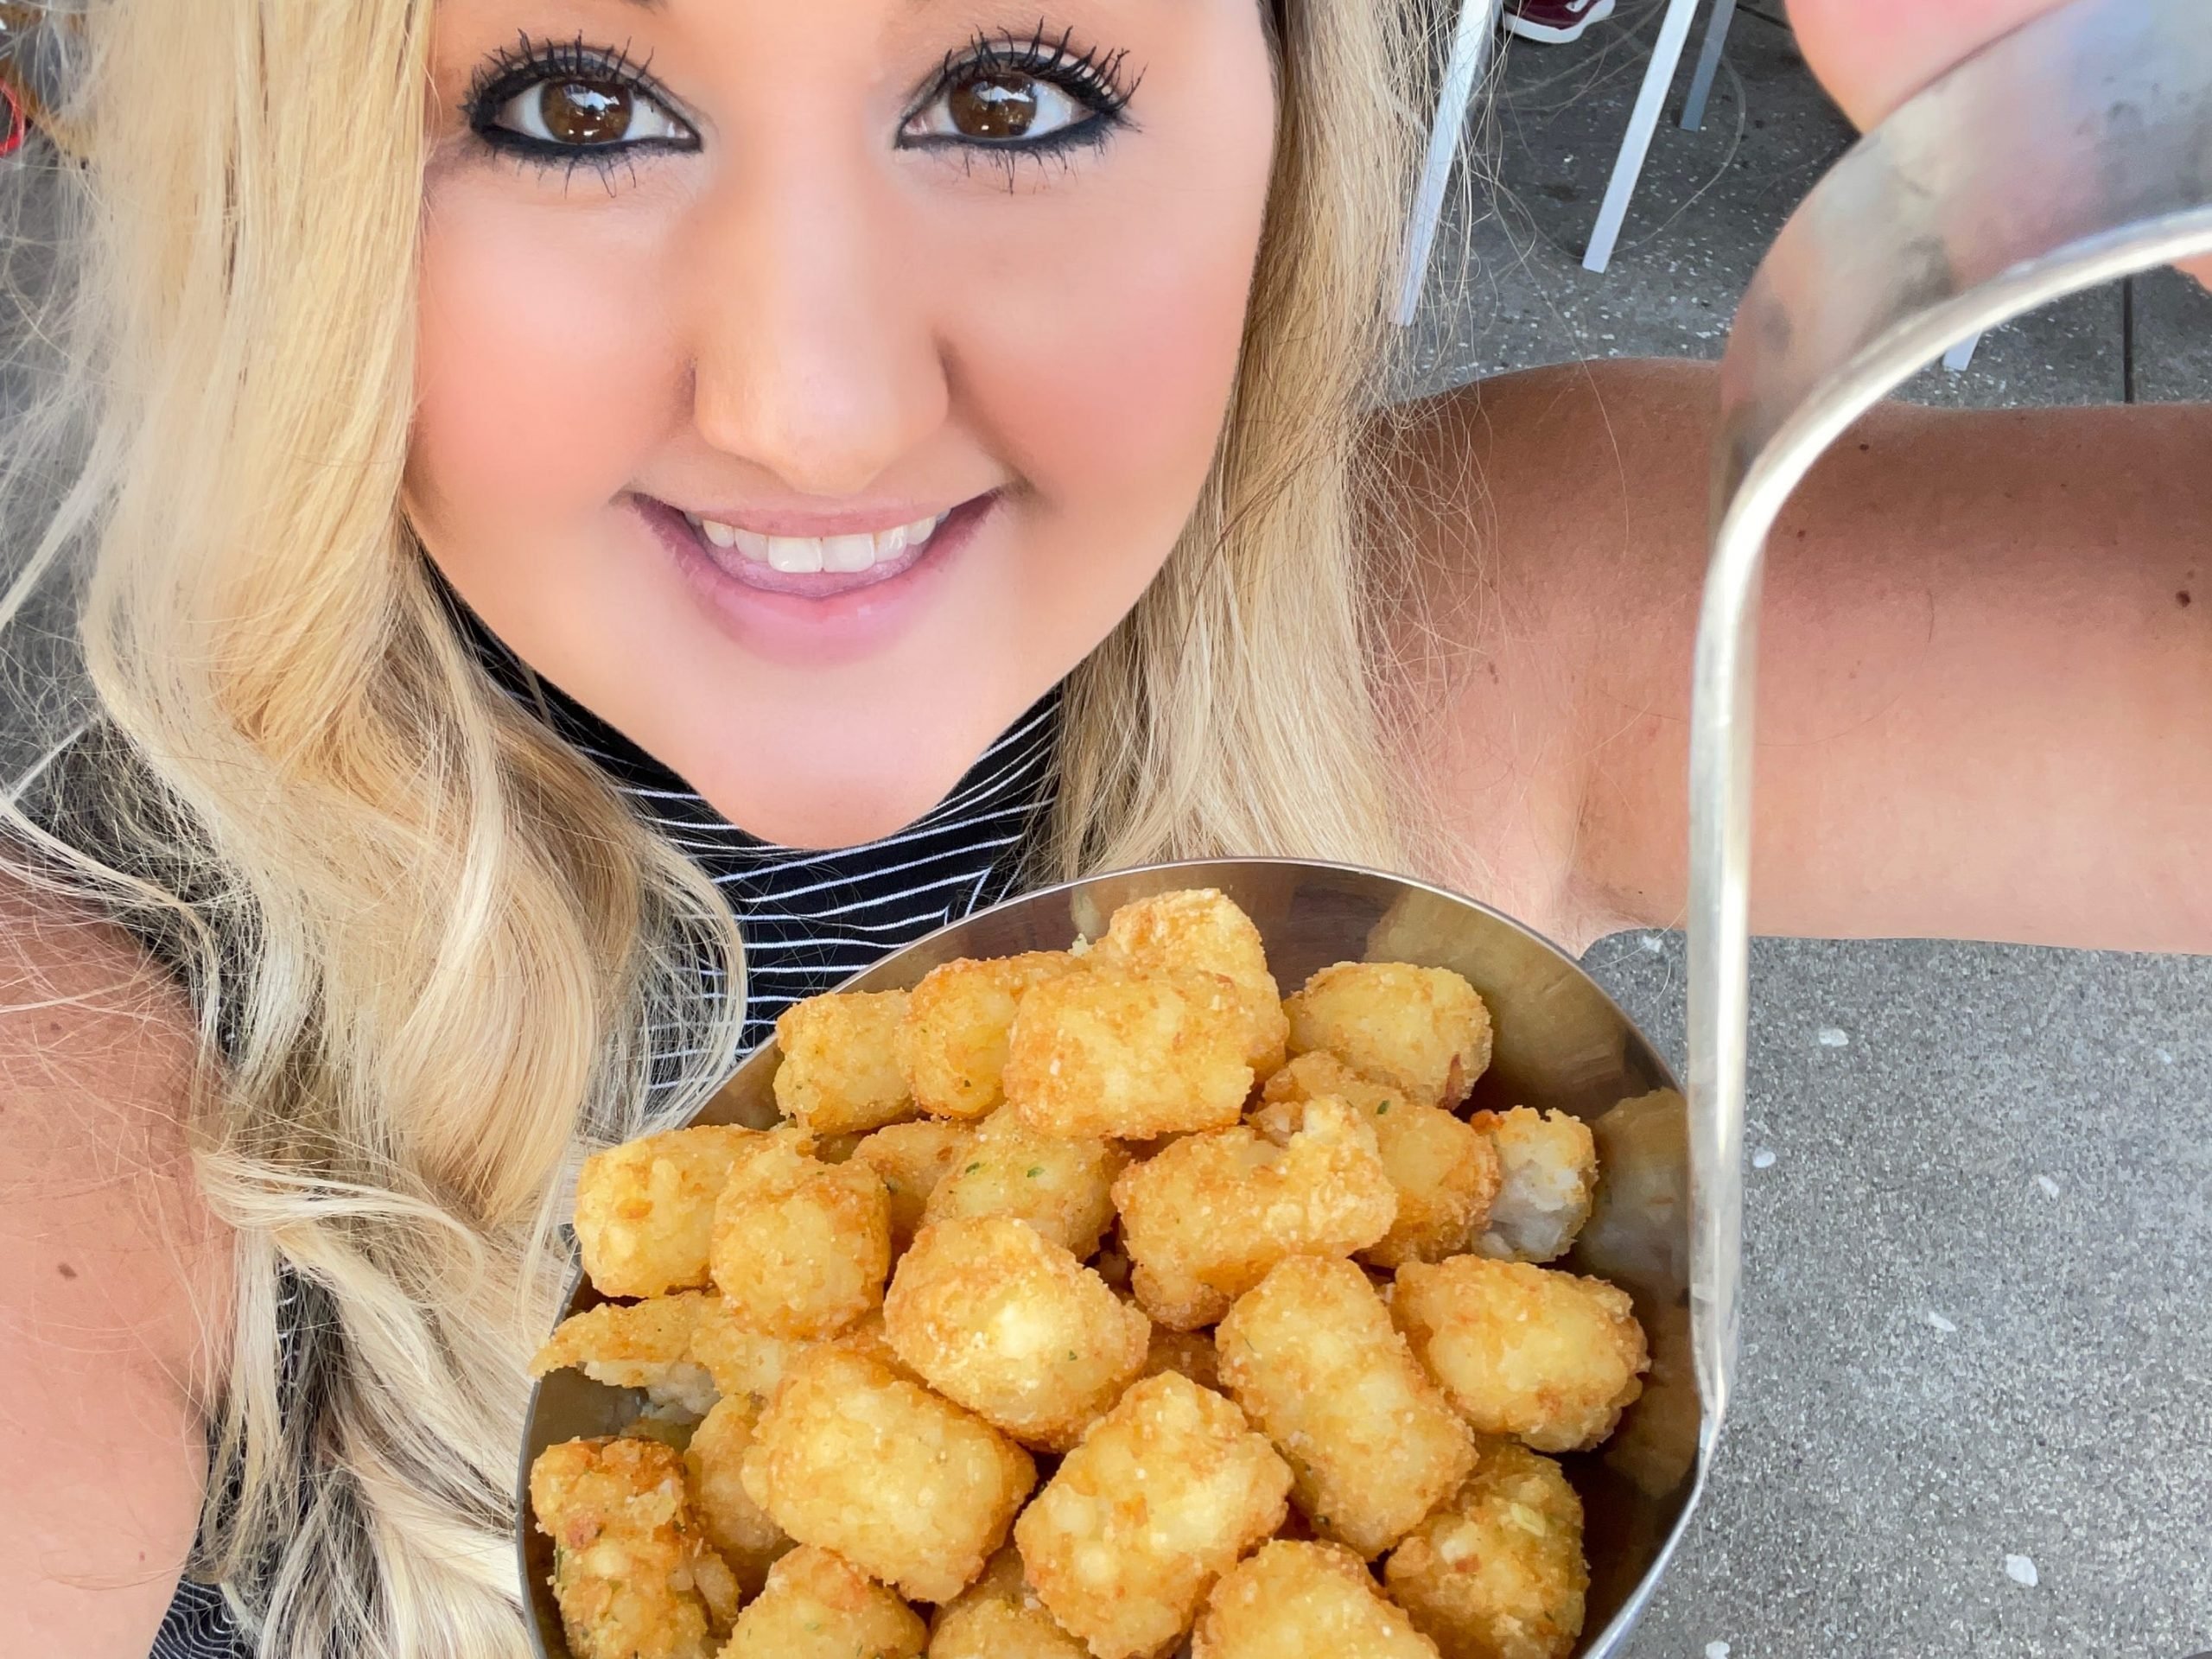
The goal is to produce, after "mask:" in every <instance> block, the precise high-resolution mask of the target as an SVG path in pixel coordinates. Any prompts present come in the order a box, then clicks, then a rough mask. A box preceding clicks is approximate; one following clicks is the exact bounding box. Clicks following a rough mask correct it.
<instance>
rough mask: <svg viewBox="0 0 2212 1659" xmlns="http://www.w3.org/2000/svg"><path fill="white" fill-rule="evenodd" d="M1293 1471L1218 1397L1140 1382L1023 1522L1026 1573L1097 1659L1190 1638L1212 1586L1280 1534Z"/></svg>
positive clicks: (1094, 1428)
mask: <svg viewBox="0 0 2212 1659" xmlns="http://www.w3.org/2000/svg"><path fill="white" fill-rule="evenodd" d="M1288 1491H1290V1470H1289V1469H1288V1468H1287V1466H1286V1465H1284V1463H1283V1460H1282V1459H1281V1458H1279V1457H1277V1456H1276V1455H1275V1452H1274V1447H1273V1446H1269V1445H1268V1443H1267V1440H1265V1439H1264V1438H1263V1437H1262V1436H1261V1435H1259V1434H1256V1433H1253V1432H1252V1429H1251V1428H1250V1427H1249V1425H1248V1424H1246V1422H1245V1421H1244V1414H1243V1412H1241V1411H1239V1410H1237V1408H1236V1407H1235V1406H1233V1405H1231V1404H1230V1402H1228V1401H1226V1400H1224V1399H1223V1398H1222V1397H1221V1396H1220V1395H1217V1394H1214V1393H1211V1391H1209V1390H1207V1389H1202V1388H1200V1387H1198V1384H1197V1383H1192V1382H1191V1381H1190V1380H1189V1379H1188V1378H1186V1377H1181V1376H1175V1375H1173V1373H1170V1374H1168V1375H1166V1376H1152V1377H1147V1378H1146V1379H1145V1380H1144V1381H1143V1382H1141V1383H1135V1384H1133V1385H1132V1386H1131V1387H1130V1389H1128V1392H1127V1393H1125V1394H1124V1395H1122V1398H1121V1402H1120V1403H1119V1404H1117V1405H1116V1407H1115V1408H1114V1409H1113V1410H1111V1411H1109V1412H1108V1413H1107V1414H1106V1415H1105V1416H1103V1417H1102V1418H1100V1419H1099V1420H1098V1421H1097V1422H1096V1423H1094V1424H1092V1425H1091V1427H1090V1433H1087V1434H1085V1435H1084V1437H1083V1442H1082V1444H1081V1445H1079V1446H1077V1447H1076V1449H1075V1450H1074V1451H1072V1452H1069V1453H1068V1455H1067V1457H1066V1458H1065V1460H1063V1461H1062V1463H1061V1465H1060V1466H1059V1470H1058V1472H1057V1473H1056V1474H1054V1475H1053V1477H1052V1480H1051V1481H1050V1482H1049V1483H1048V1484H1046V1487H1045V1490H1044V1491H1041V1492H1039V1494H1038V1495H1037V1499H1036V1502H1034V1503H1032V1504H1031V1505H1030V1506H1029V1507H1028V1508H1027V1510H1023V1511H1022V1514H1021V1518H1020V1520H1019V1521H1017V1522H1014V1542H1015V1543H1016V1544H1017V1545H1018V1546H1019V1547H1020V1551H1021V1564H1022V1570H1023V1571H1024V1573H1027V1576H1028V1580H1029V1582H1030V1583H1031V1585H1033V1586H1035V1588H1036V1591H1037V1594H1038V1596H1039V1599H1042V1600H1043V1602H1044V1604H1045V1605H1046V1608H1047V1609H1048V1610H1050V1611H1051V1612H1052V1617H1053V1618H1054V1619H1056V1620H1058V1623H1059V1624H1060V1627H1061V1628H1062V1629H1063V1630H1067V1631H1069V1632H1071V1634H1073V1635H1075V1636H1076V1637H1079V1638H1081V1639H1082V1640H1083V1641H1084V1643H1086V1644H1087V1645H1088V1646H1089V1647H1090V1651H1091V1653H1092V1655H1093V1656H1095V1659H1134V1656H1136V1655H1139V1654H1153V1653H1156V1652H1159V1651H1160V1649H1164V1648H1166V1646H1167V1645H1168V1644H1169V1643H1173V1641H1175V1639H1176V1638H1177V1637H1179V1636H1181V1635H1182V1634H1183V1632H1184V1631H1185V1630H1188V1629H1189V1628H1190V1624H1191V1618H1192V1614H1193V1613H1195V1612H1196V1611H1198V1602H1199V1600H1200V1599H1202V1598H1203V1597H1204V1596H1205V1592H1206V1591H1207V1589H1208V1588H1209V1587H1210V1586H1211V1585H1212V1584H1213V1581H1214V1580H1215V1579H1217V1577H1219V1576H1220V1575H1221V1574H1222V1573H1224V1572H1226V1571H1227V1570H1228V1569H1229V1568H1230V1567H1231V1566H1233V1565H1234V1564H1235V1563H1236V1559H1237V1557H1238V1556H1240V1555H1242V1554H1243V1553H1244V1552H1245V1551H1246V1550H1248V1549H1249V1548H1252V1546H1253V1545H1254V1544H1255V1543H1257V1542H1259V1541H1260V1540H1261V1539H1262V1538H1265V1537H1266V1536H1267V1535H1268V1534H1269V1533H1272V1532H1273V1531H1274V1529H1276V1528H1277V1527H1279V1526H1281V1524H1282V1518H1283V1515H1284V1513H1285V1511H1286V1510H1287V1504H1286V1503H1285V1502H1284V1497H1285V1495H1286V1494H1287V1492H1288Z"/></svg>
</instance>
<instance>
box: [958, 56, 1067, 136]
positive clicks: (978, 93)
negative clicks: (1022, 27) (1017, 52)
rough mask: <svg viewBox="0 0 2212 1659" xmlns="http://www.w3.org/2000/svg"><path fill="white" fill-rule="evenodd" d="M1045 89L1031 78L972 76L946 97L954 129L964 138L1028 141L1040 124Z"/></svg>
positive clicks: (1018, 75) (998, 75)
mask: <svg viewBox="0 0 2212 1659" xmlns="http://www.w3.org/2000/svg"><path fill="white" fill-rule="evenodd" d="M1043 90H1044V89H1043V88H1041V87H1040V86H1039V84H1038V83H1037V81H1036V80H1035V79H1033V78H1032V77H1030V76H1028V75H1020V74H1005V73H995V74H980V75H971V76H969V78H968V79H965V80H963V81H962V82H960V83H959V84H958V85H957V86H954V87H953V88H952V89H951V90H950V92H947V93H946V94H945V110H946V113H947V114H948V115H949V116H950V118H951V120H952V126H953V130H955V131H957V133H959V135H960V136H961V137H963V138H976V139H981V140H982V141H983V142H985V143H994V142H998V143H1003V142H1004V141H1005V140H1007V139H1009V138H1026V137H1028V136H1029V130H1030V128H1031V127H1033V126H1034V125H1035V124H1037V117H1038V112H1039V105H1040V103H1041V102H1042V99H1040V97H1039V93H1040V92H1042V91H1043Z"/></svg>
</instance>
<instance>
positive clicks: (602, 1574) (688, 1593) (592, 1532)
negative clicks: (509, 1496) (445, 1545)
mask: <svg viewBox="0 0 2212 1659" xmlns="http://www.w3.org/2000/svg"><path fill="white" fill-rule="evenodd" d="M530 1503H531V1510H533V1512H534V1513H535V1514H536V1516H537V1525H538V1529H539V1530H541V1531H543V1533H545V1534H546V1535H548V1536H549V1537H550V1538H551V1539H552V1540H553V1548H554V1568H553V1592H554V1597H555V1599H556V1600H557V1601H558V1602H559V1604H560V1607H561V1624H562V1628H563V1630H564V1631H565V1632H566V1633H567V1636H568V1638H569V1650H570V1651H571V1652H572V1653H573V1654H574V1655H575V1659H709V1655H710V1654H711V1653H712V1652H713V1650H714V1649H713V1644H712V1643H711V1641H710V1638H709V1610H708V1599H707V1596H706V1594H705V1587H706V1584H708V1583H711V1582H712V1580H713V1576H714V1575H715V1574H716V1573H723V1574H726V1573H727V1571H728V1569H727V1568H725V1567H722V1565H721V1562H720V1561H719V1560H716V1559H715V1557H714V1551H713V1550H712V1549H711V1548H709V1546H708V1543H707V1541H706V1537H705V1535H704V1534H702V1532H701V1531H700V1530H699V1529H698V1527H697V1524H696V1522H695V1521H694V1519H693V1517H692V1515H691V1510H690V1500H689V1498H688V1497H686V1494H685V1489H684V1483H683V1459H681V1458H680V1457H679V1456H678V1455H677V1453H676V1452H675V1451H674V1450H673V1449H671V1447H669V1446H664V1445H661V1444H659V1443H658V1442H657V1441H653V1440H640V1439H636V1438H633V1437H630V1436H616V1437H614V1438H613V1439H608V1440H565V1441H563V1442H562V1443H561V1444H559V1445H557V1446H548V1447H547V1448H546V1449H545V1450H544V1451H543V1452H539V1453H538V1455H537V1461H536V1462H534V1463H533V1464H531V1470H530ZM702 1581H703V1582H702ZM729 1605H730V1611H734V1602H732V1603H731V1604H729Z"/></svg>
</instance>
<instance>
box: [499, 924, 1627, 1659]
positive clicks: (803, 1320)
mask: <svg viewBox="0 0 2212 1659" xmlns="http://www.w3.org/2000/svg"><path fill="white" fill-rule="evenodd" d="M777 1039H778V1046H779V1052H780V1060H779V1070H778V1071H777V1072H776V1074H775V1079H774V1090H775V1096H776V1101H777V1103H778V1105H779V1108H780V1109H781V1110H782V1113H783V1115H784V1117H785V1122H784V1123H783V1124H782V1125H781V1126H780V1127H778V1128H772V1129H765V1130H753V1129H745V1128H728V1127H719V1126H715V1127H707V1126H702V1127H697V1128H689V1129H679V1130H676V1131H673V1132H671V1133H668V1134H664V1135H653V1136H650V1137H648V1138H646V1139H645V1140H641V1141H634V1142H632V1143H631V1144H629V1145H626V1146H620V1147H614V1148H613V1149H612V1150H610V1151H607V1152H603V1153H601V1154H597V1155H595V1156H594V1157H593V1158H592V1159H590V1160H588V1162H587V1164H586V1165H585V1166H584V1169H583V1172H582V1178H581V1179H580V1182H579V1185H578V1187H577V1192H576V1213H575V1229H576V1236H577V1239H578V1241H579V1243H580V1245H581V1247H582V1255H583V1263H584V1267H585V1269H586V1271H587V1273H588V1274H589V1276H590V1279H591V1282H592V1284H593V1286H594V1287H595V1288H596V1290H597V1291H598V1292H599V1293H600V1294H601V1295H602V1296H604V1297H607V1298H609V1299H612V1300H606V1301H604V1302H602V1303H601V1304H600V1305H598V1306H594V1307H592V1308H590V1309H588V1311H586V1312H584V1313H579V1314H577V1315H575V1317H574V1318H572V1319H569V1320H567V1321H566V1322H564V1323H563V1325H561V1327H560V1328H559V1330H557V1331H556V1332H555V1333H554V1335H553V1337H552V1338H551V1340H550V1341H549V1342H548V1343H547V1344H546V1345H545V1348H544V1350H543V1352H542V1353H541V1354H540V1355H539V1356H538V1358H537V1370H538V1373H539V1374H540V1375H543V1374H544V1373H545V1372H547V1371H550V1370H554V1369H556V1368H560V1367H566V1366H576V1367H580V1368H582V1370H584V1371H585V1372H586V1373H587V1374H588V1375H589V1376H592V1377H594V1378H595V1379H597V1380H599V1381H601V1382H602V1383H609V1384H613V1385H615V1386H619V1387H624V1388H630V1389H641V1390H643V1391H644V1392H645V1395H647V1397H648V1399H649V1402H650V1403H649V1405H648V1406H647V1407H646V1408H645V1409H644V1410H643V1413H642V1414H641V1415H640V1417H639V1420H638V1421H637V1422H636V1423H635V1424H634V1425H633V1426H632V1427H631V1428H630V1429H628V1430H627V1431H626V1432H625V1433H622V1434H620V1435H615V1436H611V1437H607V1438H604V1439H598V1440H572V1441H568V1442H566V1443H563V1444H562V1445H558V1446H552V1447H550V1448H549V1449H548V1450H547V1451H546V1452H543V1454H542V1455H541V1456H540V1457H539V1458H538V1459H537V1462H536V1464H535V1465H533V1467H532V1469H531V1481H530V1497H531V1507H532V1510H534V1522H535V1524H536V1525H537V1527H538V1528H539V1529H542V1530H543V1532H544V1533H545V1534H547V1535H549V1536H550V1538H551V1539H552V1541H553V1543H554V1547H555V1548H554V1558H555V1563H556V1566H555V1572H554V1578H553V1587H554V1590H555V1592H556V1598H557V1599H558V1601H559V1604H560V1608H561V1613H562V1618H563V1624H564V1625H565V1628H566V1631H567V1636H568V1642H569V1649H570V1651H571V1653H572V1654H573V1655H574V1656H575V1659H709V1656H719V1659H770V1656H773V1659H915V1656H921V1655H925V1654H926V1655H928V1656H931V1659H1084V1656H1085V1655H1089V1656H1092V1659H1139V1656H1147V1659H1149V1656H1161V1655H1169V1654H1179V1653H1183V1652H1187V1653H1189V1654H1190V1655H1192V1656H1193V1659H1306V1656H1313V1659H1320V1656H1328V1659H1369V1656H1374V1659H1397V1656H1407V1659H1413V1656H1428V1659H1438V1656H1441V1659H1561V1656H1565V1655H1567V1653H1569V1652H1570V1651H1571V1650H1572V1649H1573V1646H1574V1644H1575V1643H1576V1640H1577V1638H1578V1637H1579V1636H1580V1633H1581V1629H1582V1622H1583V1598H1584V1593H1585V1591H1586V1586H1587V1585H1588V1581H1589V1572H1588V1567H1587V1566H1586V1561H1585V1560H1584V1556H1583V1552H1582V1509H1581V1504H1580V1500H1579V1499H1578V1498H1577V1497H1576V1496H1575V1492H1574V1490H1573V1487H1571V1486H1570V1485H1569V1484H1567V1479H1566V1478H1565V1476H1564V1475H1563V1474H1562V1472H1561V1471H1560V1465H1558V1464H1557V1463H1555V1462H1554V1460H1553V1459H1552V1458H1550V1457H1549V1456H1547V1455H1545V1454H1546V1453H1555V1452H1574V1451H1580V1450H1586V1449H1588V1448H1590V1447H1592V1446H1597V1445H1598V1444H1599V1442H1600V1441H1602V1440H1605V1438H1606V1436H1607V1435H1609V1434H1610V1433H1611V1432H1612V1430H1613V1427H1614V1425H1615V1424H1616V1423H1617V1422H1618V1420H1619V1418H1620V1415H1621V1413H1622V1411H1623V1410H1624V1408H1626V1407H1627V1406H1629V1405H1630V1403H1631V1402H1634V1401H1635V1400H1636V1398H1637V1395H1638V1394H1639V1393H1640V1392H1641V1390H1642V1388H1643V1381H1642V1379H1643V1372H1644V1370H1645V1369H1646V1367H1647V1364H1648V1357H1647V1351H1646V1347H1645V1342H1644V1335H1643V1330H1642V1329H1641V1328H1640V1327H1639V1325H1637V1321H1636V1319H1635V1316H1634V1314H1633V1313H1631V1311H1630V1299H1629V1297H1628V1295H1627V1294H1625V1293H1624V1292H1623V1291H1621V1290H1620V1289H1618V1288H1617V1287H1614V1286H1612V1285H1610V1284H1607V1283H1605V1282H1604V1281H1600V1280H1597V1279H1592V1278H1586V1277H1582V1276H1580V1275H1577V1274H1573V1273H1569V1272H1567V1271H1564V1270H1560V1269H1557V1268H1551V1267H1548V1266H1545V1265H1543V1264H1544V1263H1546V1262H1552V1261H1554V1260H1556V1259H1557V1258H1558V1257H1560V1255H1564V1254H1565V1253H1566V1252H1567V1249H1569V1248H1570V1247H1571V1246H1572V1244H1573V1242H1574V1238H1575V1235H1576V1232H1577V1231H1578V1230H1579V1229H1580V1227H1581V1225H1582V1224H1583V1222H1584V1220H1585V1219H1586V1217H1588V1215H1589V1213H1590V1210H1591V1205H1592V1194H1593V1191H1594V1188H1595V1184H1596V1181H1597V1176H1598V1170H1597V1158H1596V1152H1595V1148H1594V1146H1593V1143H1592V1137H1591V1134H1590V1131H1589V1130H1588V1129H1587V1128H1586V1127H1585V1126H1584V1125H1583V1124H1582V1123H1581V1122H1580V1121H1579V1120H1577V1119H1575V1118H1573V1117H1570V1116H1565V1115H1563V1114H1559V1113H1550V1114H1539V1113H1537V1112H1535V1111H1533V1110H1529V1109H1526V1108H1516V1109H1513V1110H1510V1111H1506V1112H1502V1113H1501V1112H1488V1111H1484V1112H1476V1113H1473V1114H1472V1115H1471V1116H1462V1115H1461V1109H1462V1108H1463V1107H1464V1104H1465V1101H1466V1099H1467V1096H1468V1092H1469V1090H1470V1089H1471V1086H1472V1085H1473V1084H1474V1082H1475V1080H1476V1079H1477V1077H1479V1076H1480V1075H1481V1074H1482V1072H1483V1071H1484V1067H1485V1066H1486V1065H1488V1064H1489V1061H1490V1052H1491V1022H1490V1014H1489V1011H1488V1010H1487V1008H1486V1007H1484V1003H1483V1001H1482V999H1481V997H1480V996H1478V995H1477V994H1476V992H1475V990H1474V989H1473V988H1472V987H1471V986H1470V985H1469V984H1468V983H1467V982H1466V981H1465V980H1464V979H1462V978H1460V977H1459V976H1458V975H1456V974H1452V973H1451V972H1448V971H1446V970H1444V969H1433V968H1417V967H1411V966H1408V965H1405V964H1402V963H1338V964H1337V965H1336V966H1334V967H1331V968H1325V969H1322V970H1321V971H1320V972H1319V973H1317V974H1315V975H1314V976H1313V978H1312V979H1310V980H1308V981H1307V982H1306V985H1305V986H1304V988H1301V989H1300V990H1299V991H1298V992H1297V993H1296V994H1295V995H1292V996H1291V997H1289V998H1288V999H1287V1000H1285V999H1283V998H1282V997H1281V995H1279V993H1278V990H1277V987H1276V984H1275V982H1274V979H1273V977H1272V976H1270V974H1269V972H1268V963H1267V957H1266V953H1265V951H1264V950H1263V948H1262V943H1261V938H1260V935H1259V932H1258V931H1257V929H1255V927H1254V925H1253V924H1252V922H1251V921H1250V920H1249V918H1247V917H1246V916H1245V915H1244V913H1243V912H1242V911H1240V910H1239V909H1237V907H1236V906H1235V905H1233V904H1232V903H1230V901H1229V900H1228V899H1225V898H1224V896H1223V895H1222V894H1220V893H1215V892H1211V891H1200V892H1181V893H1165V894H1162V895H1160V896H1158V897H1156V898H1152V899H1144V900H1141V901H1140V902H1137V903H1134V904H1131V905H1128V906H1125V907H1123V908H1122V910H1120V911H1118V912H1116V913H1115V915H1114V916H1113V918H1111V921H1110V924H1109V927H1108V929H1107V931H1106V932H1105V934H1104V936H1103V938H1098V939H1096V940H1095V941H1090V942H1088V943H1086V944H1078V945H1077V947H1076V948H1075V949H1074V950H1070V951H1066V952H1039V953H1033V954H1031V955H1027V956H1020V957H1008V958H1005V959H1002V960H994V961H961V962H954V963H947V964H946V965H944V966H943V967H940V968H938V969H936V970H934V971H933V972H931V974H929V975H928V976H927V977H925V979H923V980H922V981H921V982H920V983H919V984H918V985H917V986H916V987H915V988H913V990H912V991H911V992H906V991H886V992H874V993H850V994H840V995H829V996H822V997H817V998H815V999H814V1000H812V1001H807V1002H803V1003H800V1004H798V1006H796V1007H792V1008H791V1009H790V1010H789V1011H788V1012H787V1013H786V1014H785V1015H784V1016H783V1018H782V1019H781V1020H780V1021H779V1023H778V1027H777Z"/></svg>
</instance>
